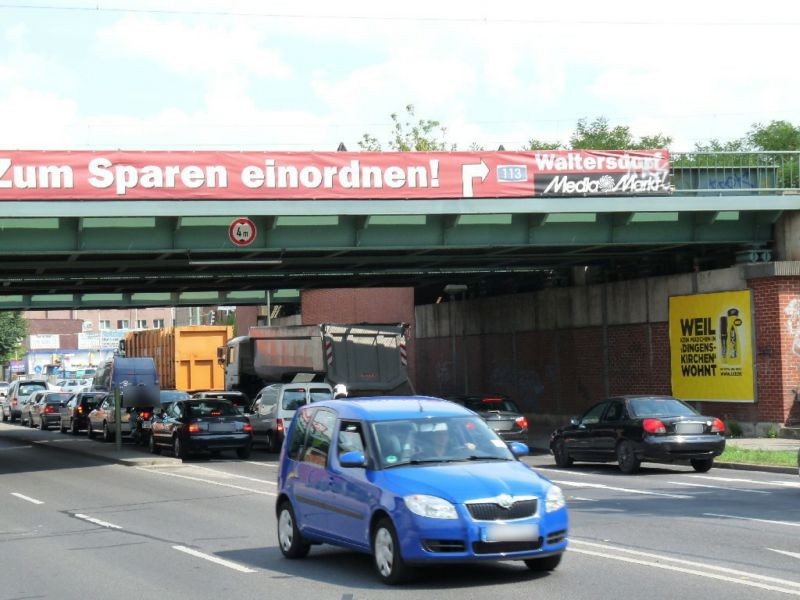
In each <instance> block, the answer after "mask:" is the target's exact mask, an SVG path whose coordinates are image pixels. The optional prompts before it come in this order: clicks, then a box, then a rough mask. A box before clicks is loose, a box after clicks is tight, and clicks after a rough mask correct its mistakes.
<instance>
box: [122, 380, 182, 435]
mask: <svg viewBox="0 0 800 600" xmlns="http://www.w3.org/2000/svg"><path fill="white" fill-rule="evenodd" d="M159 398H160V400H161V408H160V409H154V410H151V411H148V410H147V409H143V410H137V411H136V417H135V422H134V425H133V434H132V437H133V440H134V442H135V443H136V444H138V445H140V446H146V445H148V443H149V440H150V431H151V430H152V428H153V417H154V416H155V415H156V414H157V412H158V411H159V410H160V411H165V410H166V409H167V408H169V405H170V404H172V403H173V402H175V401H176V400H187V399H188V398H190V396H189V393H188V392H182V391H180V390H160V391H159Z"/></svg>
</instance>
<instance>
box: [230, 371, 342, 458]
mask: <svg viewBox="0 0 800 600" xmlns="http://www.w3.org/2000/svg"><path fill="white" fill-rule="evenodd" d="M331 398H333V388H331V386H330V385H329V384H327V383H274V384H272V385H268V386H266V387H264V388H262V389H261V391H259V392H258V394H256V397H255V398H254V400H253V406H252V408H251V409H250V410H249V411H247V412H246V413H245V414H246V415H247V416H248V417H249V418H250V423H251V424H252V425H253V441H254V442H255V443H263V444H266V446H267V450H269V451H270V452H278V451H279V450H280V449H281V444H283V436H284V432H285V430H286V428H287V427H288V426H289V423H291V422H292V419H293V418H294V414H295V411H296V410H297V409H298V408H299V407H301V406H304V405H306V404H309V403H311V402H320V401H322V400H330V399H331Z"/></svg>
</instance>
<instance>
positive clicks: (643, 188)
mask: <svg viewBox="0 0 800 600" xmlns="http://www.w3.org/2000/svg"><path fill="white" fill-rule="evenodd" d="M668 176H669V173H668V172H667V171H664V172H652V173H624V174H622V175H620V176H619V179H615V178H614V177H612V176H611V175H609V174H605V175H601V176H600V177H599V178H597V179H595V178H593V177H590V176H589V175H585V176H584V177H581V178H580V179H572V178H570V176H569V175H556V176H555V177H553V178H552V179H551V180H550V182H549V183H548V184H547V186H546V187H545V189H544V192H542V193H544V194H610V193H621V192H627V193H634V194H641V193H648V192H649V193H658V192H661V193H663V192H666V191H668V190H669V186H668V185H667V178H668Z"/></svg>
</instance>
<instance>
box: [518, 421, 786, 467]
mask: <svg viewBox="0 0 800 600" xmlns="http://www.w3.org/2000/svg"><path fill="white" fill-rule="evenodd" d="M552 431H553V430H552V429H545V428H541V427H538V428H532V429H529V430H528V446H529V447H530V449H531V453H532V454H550V434H551V433H552ZM725 444H726V446H734V447H737V448H744V449H748V450H768V451H778V450H784V451H791V452H797V450H798V448H800V440H792V439H784V438H727V439H726V440H725ZM714 466H715V467H718V468H723V469H737V470H744V471H765V472H768V473H793V474H797V467H779V466H774V465H753V464H746V463H729V462H721V461H719V460H715V461H714Z"/></svg>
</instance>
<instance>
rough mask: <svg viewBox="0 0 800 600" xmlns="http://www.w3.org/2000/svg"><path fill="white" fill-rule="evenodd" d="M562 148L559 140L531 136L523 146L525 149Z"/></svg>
mask: <svg viewBox="0 0 800 600" xmlns="http://www.w3.org/2000/svg"><path fill="white" fill-rule="evenodd" d="M561 148H563V146H562V145H561V142H545V141H543V140H537V139H536V138H531V139H529V140H528V143H527V144H526V146H525V150H560V149H561Z"/></svg>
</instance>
